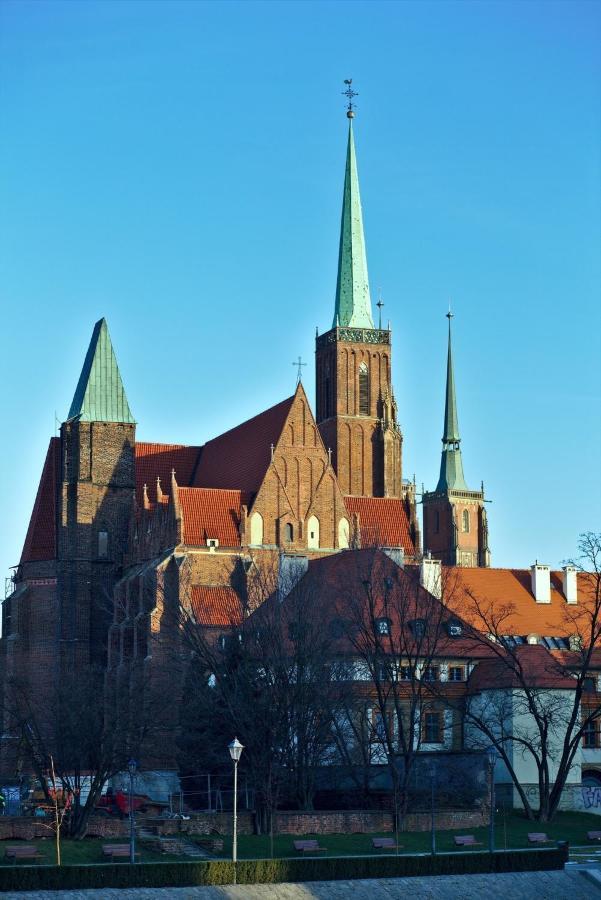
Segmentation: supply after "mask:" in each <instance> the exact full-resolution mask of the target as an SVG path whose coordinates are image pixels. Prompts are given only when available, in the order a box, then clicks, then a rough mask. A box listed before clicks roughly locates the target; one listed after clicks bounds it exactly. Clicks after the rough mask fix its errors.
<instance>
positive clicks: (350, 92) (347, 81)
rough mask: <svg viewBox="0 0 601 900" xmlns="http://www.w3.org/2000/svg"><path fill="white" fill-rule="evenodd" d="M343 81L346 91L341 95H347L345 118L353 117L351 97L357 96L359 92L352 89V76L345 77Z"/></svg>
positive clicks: (353, 105) (353, 107)
mask: <svg viewBox="0 0 601 900" xmlns="http://www.w3.org/2000/svg"><path fill="white" fill-rule="evenodd" d="M344 83H345V84H346V91H343V92H342V96H343V97H348V106H347V109H346V117H347V119H354V118H355V112H354V110H355V104H354V103H353V97H358V96H359V94H358V93H357V91H354V90H353V88H352V87H351V85H352V83H353V79H352V78H345V79H344Z"/></svg>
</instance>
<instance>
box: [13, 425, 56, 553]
mask: <svg viewBox="0 0 601 900" xmlns="http://www.w3.org/2000/svg"><path fill="white" fill-rule="evenodd" d="M60 463H61V460H60V438H57V437H53V438H50V443H49V445H48V452H47V453H46V460H45V462H44V468H43V469H42V477H41V478H40V484H39V487H38V492H37V494H36V498H35V503H34V505H33V512H32V513H31V519H30V520H29V528H28V529H27V535H26V537H25V544H24V546H23V552H22V554H21V562H22V563H25V562H33V561H35V560H42V559H54V558H55V557H56V492H57V485H58V481H59V478H60Z"/></svg>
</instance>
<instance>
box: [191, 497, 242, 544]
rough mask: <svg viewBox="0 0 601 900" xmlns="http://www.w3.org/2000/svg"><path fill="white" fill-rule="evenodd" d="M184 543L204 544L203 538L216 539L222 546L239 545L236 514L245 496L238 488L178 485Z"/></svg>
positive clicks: (205, 541)
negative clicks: (182, 486)
mask: <svg viewBox="0 0 601 900" xmlns="http://www.w3.org/2000/svg"><path fill="white" fill-rule="evenodd" d="M179 500H180V504H181V509H182V517H183V532H184V533H183V540H184V543H185V544H190V545H192V546H195V547H206V543H207V538H217V540H218V541H219V544H220V545H221V546H223V547H239V546H240V530H239V527H240V516H241V514H242V505H243V504H247V505H248V497H247V495H246V494H244V493H243V492H242V491H223V490H215V489H213V488H180V489H179Z"/></svg>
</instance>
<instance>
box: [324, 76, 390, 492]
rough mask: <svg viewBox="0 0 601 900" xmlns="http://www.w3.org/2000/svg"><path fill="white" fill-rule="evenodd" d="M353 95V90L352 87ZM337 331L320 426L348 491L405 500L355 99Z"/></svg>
mask: <svg viewBox="0 0 601 900" xmlns="http://www.w3.org/2000/svg"><path fill="white" fill-rule="evenodd" d="M349 92H350V94H349V98H350V99H352V96H353V93H352V91H350V87H349ZM347 116H348V119H349V131H348V144H347V152H346V170H345V175H344V192H343V200H342V221H341V226H340V249H339V254H338V280H337V284H336V305H335V311H334V321H333V323H332V328H331V329H330V330H329V331H327V332H325V333H324V334H321V335H318V336H317V338H316V386H317V403H316V412H317V416H316V418H317V424H318V427H319V430H320V432H321V436H322V439H323V441H324V444H325V446H326V447H327V448H329V449H331V451H332V464H333V466H334V468H335V471H336V475H337V478H338V483H339V484H340V487H341V489H342V492H343V494H346V495H353V496H359V497H401V496H402V492H403V488H402V460H401V452H402V443H403V438H402V435H401V431H400V428H399V426H398V423H397V408H396V402H395V399H394V394H393V391H392V375H391V332H390V328H386V329H383V328H382V327H381V322H380V323H379V325H378V327H377V328H376V327H375V326H374V322H373V318H372V309H371V298H370V293H369V281H368V276H367V257H366V252H365V237H364V234H363V215H362V211H361V198H360V195H359V177H358V174H357V160H356V156H355V142H354V136H353V117H354V112H353V104H352V102H349V108H348V111H347Z"/></svg>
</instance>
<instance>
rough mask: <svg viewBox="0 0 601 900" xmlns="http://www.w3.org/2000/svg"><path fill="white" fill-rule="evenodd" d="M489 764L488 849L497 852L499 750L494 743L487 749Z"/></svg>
mask: <svg viewBox="0 0 601 900" xmlns="http://www.w3.org/2000/svg"><path fill="white" fill-rule="evenodd" d="M486 755H487V756H488V765H489V767H490V830H489V833H488V849H489V851H490V852H491V853H494V852H495V765H496V762H497V759H498V758H499V751H498V750H497V748H496V747H495V746H494V745H493V746H491V747H489V748H488V750H487V751H486Z"/></svg>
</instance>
